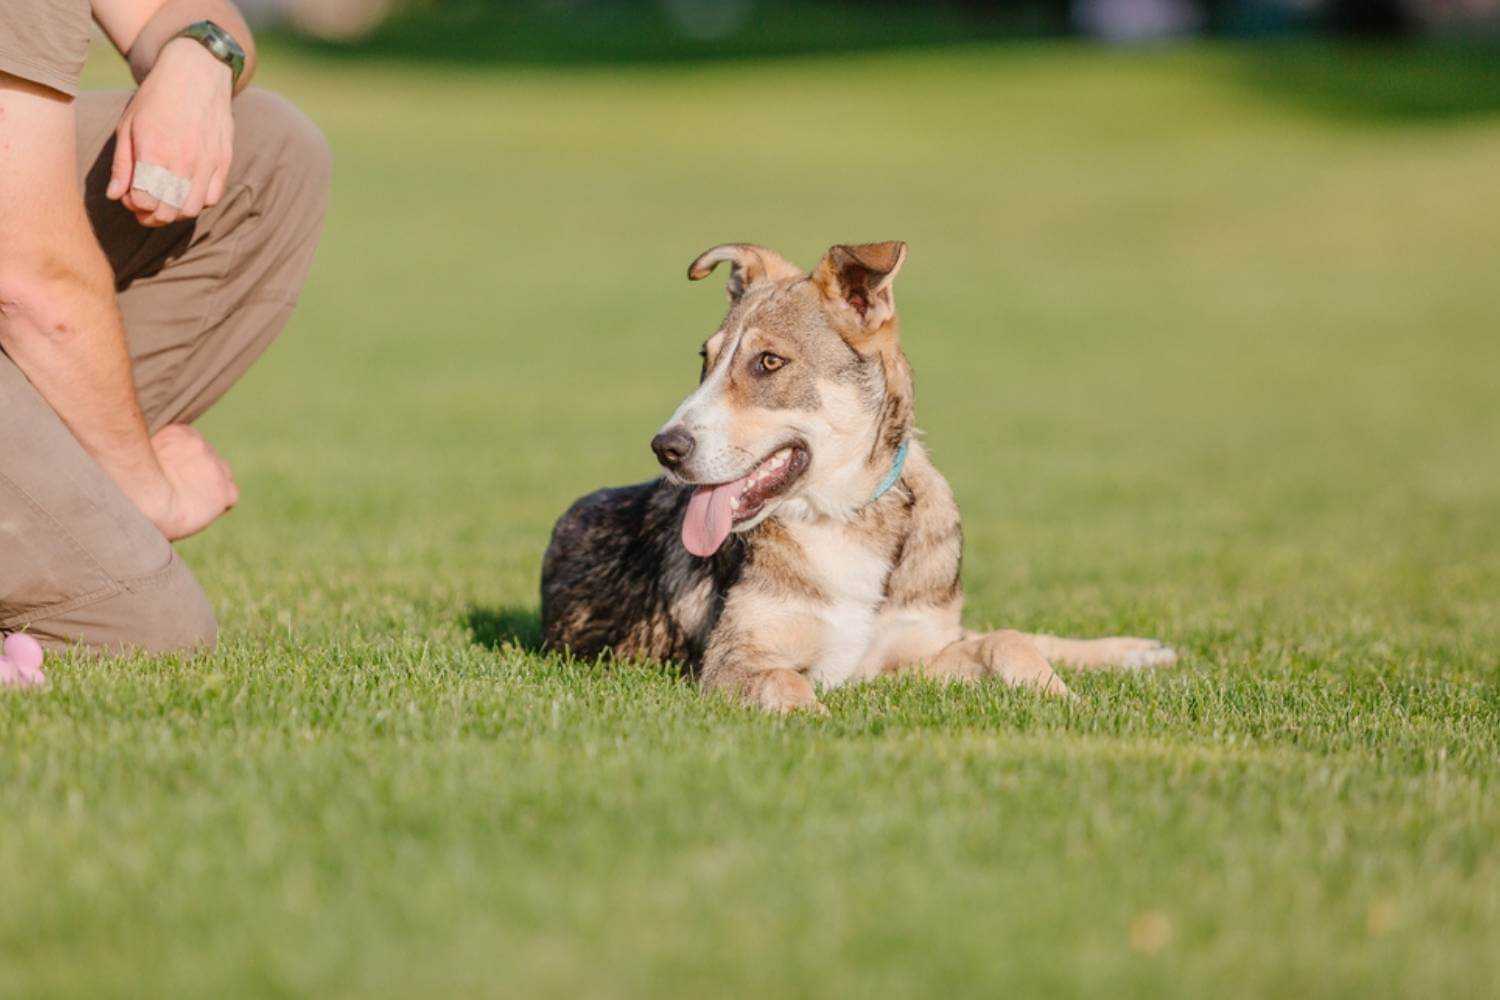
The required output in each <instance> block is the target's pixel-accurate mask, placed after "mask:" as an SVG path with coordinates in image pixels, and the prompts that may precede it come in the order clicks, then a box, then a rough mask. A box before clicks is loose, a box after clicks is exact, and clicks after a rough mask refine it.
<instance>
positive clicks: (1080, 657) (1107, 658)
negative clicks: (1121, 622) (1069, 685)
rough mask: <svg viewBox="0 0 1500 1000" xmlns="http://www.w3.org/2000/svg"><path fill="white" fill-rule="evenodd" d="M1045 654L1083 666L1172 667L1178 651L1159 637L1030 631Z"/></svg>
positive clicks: (1072, 664)
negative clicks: (1065, 635)
mask: <svg viewBox="0 0 1500 1000" xmlns="http://www.w3.org/2000/svg"><path fill="white" fill-rule="evenodd" d="M1027 638H1028V639H1030V640H1031V641H1032V643H1033V644H1034V645H1035V646H1036V648H1037V649H1038V650H1040V651H1041V654H1042V655H1043V656H1045V657H1046V658H1047V659H1049V660H1051V661H1052V662H1053V663H1061V664H1064V665H1066V666H1069V667H1076V668H1078V669H1080V670H1144V669H1147V668H1149V667H1170V666H1171V665H1172V664H1174V663H1176V662H1177V653H1176V651H1175V650H1173V649H1172V648H1171V647H1170V646H1165V645H1163V644H1162V643H1160V642H1157V641H1156V640H1155V639H1133V638H1130V637H1127V636H1113V637H1111V638H1107V639H1066V638H1062V637H1059V636H1055V635H1028V636H1027Z"/></svg>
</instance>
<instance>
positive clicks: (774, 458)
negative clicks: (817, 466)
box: [682, 442, 809, 558]
mask: <svg viewBox="0 0 1500 1000" xmlns="http://www.w3.org/2000/svg"><path fill="white" fill-rule="evenodd" d="M808 457H809V456H808V453H807V446H806V445H804V444H802V443H801V442H793V443H792V444H789V445H785V446H784V447H782V448H779V449H777V450H776V451H774V452H772V453H771V454H770V455H769V456H768V457H767V458H765V459H763V460H762V461H761V463H760V464H759V465H757V466H756V467H755V468H753V469H751V470H750V472H749V474H748V475H745V476H741V477H740V478H739V479H736V480H735V481H734V482H732V483H720V484H718V485H717V486H699V487H698V488H697V489H695V490H694V491H693V496H692V498H691V499H690V500H688V507H687V515H686V516H685V517H684V518H683V519H682V544H683V545H684V546H685V547H686V548H687V550H688V551H689V552H691V553H692V554H693V555H695V556H700V557H703V558H707V557H708V556H711V555H713V554H714V553H715V552H717V551H719V546H721V545H723V544H724V540H725V539H726V538H728V537H729V533H730V532H731V531H732V530H734V526H735V525H736V524H743V523H744V522H746V521H749V520H751V519H752V518H754V517H755V516H756V515H757V514H759V513H760V512H761V511H762V510H764V509H765V506H766V504H768V503H770V502H771V501H772V500H774V499H775V498H776V497H778V496H780V495H781V494H783V493H785V492H786V491H787V490H788V489H789V488H790V487H791V485H792V484H793V483H795V482H796V481H797V479H798V478H799V477H800V476H801V475H802V473H804V472H806V471H807V463H808Z"/></svg>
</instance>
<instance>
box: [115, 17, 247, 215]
mask: <svg viewBox="0 0 1500 1000" xmlns="http://www.w3.org/2000/svg"><path fill="white" fill-rule="evenodd" d="M233 90H234V86H233V78H232V76H231V74H230V72H229V67H228V66H225V65H224V64H223V63H221V62H219V61H218V60H217V59H215V58H214V57H213V56H212V55H211V54H210V53H209V52H208V50H207V49H205V48H204V47H203V46H202V45H200V44H199V43H198V42H196V41H194V40H193V39H191V38H178V39H175V40H173V41H171V42H168V43H167V44H166V46H165V47H164V48H163V49H162V50H161V54H160V55H159V56H157V58H156V64H155V65H154V66H153V67H152V68H151V72H150V73H149V74H147V76H146V79H145V80H143V81H142V82H141V86H140V89H139V90H137V91H136V93H135V96H134V97H133V98H131V101H130V104H129V106H127V107H126V109H125V115H124V117H122V118H121V119H120V124H119V126H118V127H117V128H116V129H115V139H116V145H115V159H114V166H113V168H112V170H111V171H110V178H109V188H108V189H107V191H106V193H107V194H108V196H109V197H110V198H111V199H113V200H115V201H118V202H120V203H121V204H122V205H124V206H125V207H126V208H127V209H129V210H130V211H131V212H133V213H135V217H136V220H137V221H139V222H140V224H141V225H143V226H152V227H155V226H165V225H168V224H170V223H173V222H176V221H177V220H179V219H193V218H197V216H198V215H199V213H201V212H202V211H203V210H204V209H205V208H212V207H213V206H214V205H217V204H218V203H219V199H220V198H222V197H224V185H225V183H226V182H227V181H228V179H229V163H230V160H231V159H232V158H233V156H234V115H233V114H232V113H231V111H230V106H229V105H230V101H231V99H232V98H233V97H234V93H233ZM138 162H139V163H150V164H154V165H155V166H158V167H161V168H163V169H165V170H167V171H169V172H170V173H172V174H175V175H176V176H177V177H180V178H182V179H184V180H185V181H187V182H188V183H189V185H190V187H189V190H188V194H187V198H186V200H185V201H184V202H183V203H182V204H181V205H180V206H173V205H169V204H167V203H166V202H163V201H159V200H157V198H155V197H154V196H152V195H150V194H148V193H146V192H145V191H139V190H136V189H134V188H133V187H132V186H131V185H132V180H133V178H134V175H135V165H136V163H138Z"/></svg>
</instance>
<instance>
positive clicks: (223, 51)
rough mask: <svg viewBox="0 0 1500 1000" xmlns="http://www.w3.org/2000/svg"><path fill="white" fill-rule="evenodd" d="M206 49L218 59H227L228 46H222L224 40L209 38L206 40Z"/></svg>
mask: <svg viewBox="0 0 1500 1000" xmlns="http://www.w3.org/2000/svg"><path fill="white" fill-rule="evenodd" d="M208 48H209V51H210V52H212V53H213V54H214V55H215V56H217V57H218V58H220V59H228V58H229V46H228V45H226V44H224V39H222V38H217V37H215V38H210V39H209V40H208Z"/></svg>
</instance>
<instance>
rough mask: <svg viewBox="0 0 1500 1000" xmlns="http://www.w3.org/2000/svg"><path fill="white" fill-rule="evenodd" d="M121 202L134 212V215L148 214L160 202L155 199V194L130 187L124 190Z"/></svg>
mask: <svg viewBox="0 0 1500 1000" xmlns="http://www.w3.org/2000/svg"><path fill="white" fill-rule="evenodd" d="M121 203H122V204H123V205H124V206H125V207H126V208H128V209H130V210H131V211H132V212H134V213H135V214H136V216H141V215H148V216H149V215H150V214H151V213H152V212H155V211H156V207H157V205H158V204H160V202H158V201H157V200H156V196H155V195H152V194H147V193H146V192H144V191H142V190H141V189H140V188H131V189H130V190H129V191H128V192H126V194H125V198H124V199H123V201H122V202H121Z"/></svg>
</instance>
